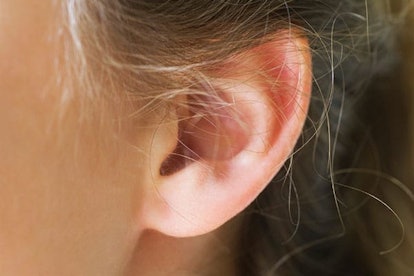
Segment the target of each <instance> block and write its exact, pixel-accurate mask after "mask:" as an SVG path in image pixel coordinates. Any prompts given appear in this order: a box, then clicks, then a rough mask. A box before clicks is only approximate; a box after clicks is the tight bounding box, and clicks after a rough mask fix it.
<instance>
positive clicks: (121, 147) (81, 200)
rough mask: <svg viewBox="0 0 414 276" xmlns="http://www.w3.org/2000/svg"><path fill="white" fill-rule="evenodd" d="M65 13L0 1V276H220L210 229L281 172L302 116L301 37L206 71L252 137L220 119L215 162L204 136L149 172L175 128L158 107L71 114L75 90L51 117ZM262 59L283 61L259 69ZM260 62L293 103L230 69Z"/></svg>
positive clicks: (304, 72)
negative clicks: (191, 158) (187, 152)
mask: <svg viewBox="0 0 414 276" xmlns="http://www.w3.org/2000/svg"><path fill="white" fill-rule="evenodd" d="M63 18H64V17H63V16H62V15H61V14H60V12H59V9H58V8H57V7H56V6H54V5H53V1H49V0H44V1H27V0H5V1H2V2H1V3H0V41H1V42H2V43H0V60H1V63H0V95H1V99H2V100H1V101H0V127H1V130H0V156H1V158H0V223H1V227H0V274H1V275H123V274H128V275H174V274H176V275H191V274H193V273H196V272H197V273H200V271H203V272H205V273H207V272H206V267H210V268H211V267H212V265H211V264H212V263H214V265H215V266H216V268H215V269H216V270H215V272H217V271H218V270H222V272H223V271H224V272H223V273H224V274H222V275H229V273H230V272H229V271H232V267H231V256H230V255H231V248H232V247H233V244H234V242H235V241H234V240H233V239H231V238H230V237H235V232H234V231H230V232H229V230H228V229H227V228H226V227H221V226H222V225H223V224H225V223H226V222H227V221H229V220H230V219H231V218H233V217H234V216H236V215H237V214H238V213H239V212H240V211H242V210H243V209H244V208H245V207H246V206H248V204H249V203H250V202H251V201H252V200H254V198H255V197H256V196H257V194H258V193H260V192H261V191H262V190H263V188H264V187H265V186H266V184H267V183H268V181H269V180H270V179H271V178H272V177H273V175H274V174H275V173H276V172H277V170H278V169H279V168H280V167H281V166H282V165H283V162H284V161H285V160H286V158H288V156H289V154H290V152H291V151H292V149H293V146H294V144H295V141H296V139H297V138H298V136H299V134H300V131H301V128H302V125H303V123H304V120H305V118H306V110H307V107H308V102H309V93H310V80H311V73H310V70H309V67H310V58H309V53H308V51H307V50H306V42H305V41H304V40H303V39H299V38H297V39H296V38H295V39H289V40H288V41H287V42H285V43H277V44H276V43H269V44H267V45H264V46H263V47H257V48H255V49H253V50H251V54H252V55H249V56H250V58H249V59H247V60H243V61H242V62H239V61H240V60H238V59H240V58H241V57H234V59H235V61H237V62H233V63H232V62H229V63H225V64H223V68H224V69H223V70H224V71H223V72H224V73H223V72H217V74H219V75H221V76H222V75H224V76H225V79H227V80H228V81H225V82H224V83H223V82H220V83H217V85H218V86H220V87H222V88H223V89H224V90H226V89H228V91H225V92H227V93H228V94H231V95H232V97H231V101H232V103H233V104H234V106H235V108H236V109H237V110H238V111H240V113H241V114H245V118H243V123H246V124H247V125H248V127H247V129H254V130H255V131H254V132H253V133H252V132H249V133H246V131H244V130H243V129H240V128H239V127H237V126H236V124H235V122H234V121H231V120H230V121H227V122H225V123H224V124H223V126H224V127H223V132H222V133H221V134H220V135H222V137H224V138H223V139H218V143H219V148H220V149H223V150H220V152H223V151H225V149H227V148H228V143H229V141H230V142H231V144H232V145H233V146H234V147H233V151H232V152H224V153H223V154H222V155H221V156H217V155H213V156H208V154H207V153H206V152H208V150H206V149H208V148H210V147H211V144H209V143H210V142H211V141H210V140H208V141H205V140H202V139H200V140H198V138H194V137H192V138H191V139H193V141H192V142H193V144H194V145H196V146H195V148H196V149H197V150H199V151H200V156H201V157H203V155H204V156H205V158H201V160H199V162H195V163H191V164H190V165H188V166H187V167H185V168H182V169H180V170H178V171H177V172H174V173H173V174H172V175H160V173H159V171H160V168H161V166H162V164H163V161H164V160H165V159H166V158H168V156H169V155H170V154H171V153H172V151H173V150H174V148H175V145H176V140H177V137H176V135H177V131H178V130H177V128H178V127H179V125H178V124H177V123H176V122H175V121H174V120H171V121H169V122H168V123H162V124H161V121H162V118H163V116H162V114H165V111H163V110H158V111H157V114H158V116H156V115H154V114H152V115H151V116H146V117H142V118H131V117H129V116H128V115H129V114H131V113H132V112H131V110H130V109H128V108H116V107H115V106H113V105H111V103H107V102H105V101H104V100H102V103H101V102H100V101H98V104H95V105H93V107H91V108H90V109H89V112H90V114H92V115H90V116H88V117H87V118H88V119H80V117H81V118H83V117H82V116H80V114H83V112H84V110H85V109H84V108H85V107H84V105H82V104H80V103H81V102H82V100H81V99H80V97H81V96H80V95H82V91H75V92H74V93H73V95H75V96H73V98H71V100H70V101H68V102H67V103H66V104H65V109H64V112H62V110H61V109H62V103H61V98H62V93H63V90H64V89H63V88H62V85H60V84H59V83H58V82H57V81H56V80H57V79H58V78H59V70H56V66H57V65H56V63H55V61H56V60H60V59H61V55H62V52H63V42H64V41H65V39H66V38H65V34H63V35H62V36H56V29H55V28H53V26H60V25H61V24H62V23H63ZM269 52H270V53H272V56H279V57H280V58H278V59H275V61H274V62H276V63H282V64H284V65H283V66H281V65H280V64H270V65H269V64H263V60H267V59H266V53H269ZM286 53H293V54H286ZM298 53H299V54H298ZM226 66H227V67H226ZM266 66H274V67H277V68H278V69H277V70H276V71H272V74H274V75H273V76H272V77H274V78H277V79H278V80H280V81H281V82H280V83H283V84H285V86H283V85H281V86H278V87H279V89H281V90H284V91H287V92H288V93H287V94H289V95H295V96H294V97H295V98H294V99H293V98H289V99H286V98H284V99H283V97H273V96H271V95H269V94H267V93H270V92H269V91H271V88H270V87H268V86H266V85H267V81H265V80H263V79H261V77H262V76H260V77H259V76H249V77H239V76H245V75H243V74H240V75H237V76H235V75H232V74H234V72H246V71H247V72H248V71H251V70H254V69H255V68H257V67H261V68H262V67H266ZM58 69H60V70H63V68H60V67H59V68H58ZM226 72H230V73H226ZM75 81H76V80H75ZM297 92H300V93H297ZM126 106H127V105H126ZM276 106H277V107H278V108H275V107H276ZM281 106H285V107H286V108H280V107H281ZM276 109H277V111H276ZM163 112H164V113H163ZM278 112H279V113H278ZM280 112H282V113H283V114H282V116H281V117H279V118H278V120H276V119H275V118H274V117H275V116H274V115H275V114H280ZM62 114H63V115H62ZM282 117H283V118H284V119H281V118H282ZM208 127H209V126H206V125H202V124H201V125H199V128H196V129H204V130H205V129H207V128H208ZM201 136H203V135H200V137H201ZM197 137H198V136H197ZM234 148H235V149H236V150H234ZM246 168H249V170H247V169H246ZM250 170H251V171H253V172H255V173H248V171H250ZM177 187H179V189H177ZM232 223H233V224H232V226H234V225H237V222H235V221H234V222H232ZM229 228H231V229H234V228H235V227H229ZM229 249H230V253H229ZM177 252H179V254H177ZM207 256H208V257H207ZM218 260H220V261H218Z"/></svg>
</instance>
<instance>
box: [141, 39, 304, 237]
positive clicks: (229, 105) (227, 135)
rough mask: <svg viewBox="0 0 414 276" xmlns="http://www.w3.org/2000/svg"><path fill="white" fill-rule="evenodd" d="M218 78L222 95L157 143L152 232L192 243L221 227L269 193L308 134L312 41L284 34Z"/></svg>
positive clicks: (165, 130) (148, 205)
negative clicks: (268, 187) (304, 132)
mask: <svg viewBox="0 0 414 276" xmlns="http://www.w3.org/2000/svg"><path fill="white" fill-rule="evenodd" d="M212 75H215V76H216V78H213V81H212V83H211V84H210V86H211V87H213V88H214V90H215V91H218V92H217V93H216V94H215V97H211V98H210V96H203V97H201V98H202V99H203V103H202V104H200V105H197V103H193V104H190V105H189V107H188V110H186V111H185V112H186V113H187V114H190V115H194V114H196V115H194V116H191V119H188V120H182V121H180V122H176V123H175V124H174V126H173V127H172V128H171V126H160V129H159V131H157V134H156V135H155V137H154V144H156V147H157V149H156V150H154V151H153V154H155V156H152V167H153V181H154V183H153V186H152V188H151V189H150V191H148V193H147V196H146V198H145V200H144V201H145V202H144V206H145V207H144V213H143V217H144V225H145V227H146V228H149V229H154V230H157V231H160V232H162V233H164V234H166V235H171V236H176V237H186V236H195V235H200V234H204V233H207V232H209V231H212V230H214V229H216V228H217V227H219V226H221V225H222V224H224V223H225V222H226V221H228V220H229V219H231V218H232V217H234V216H235V215H236V214H238V213H239V212H240V211H242V210H243V209H244V208H245V207H247V206H248V205H249V204H250V203H251V202H252V201H253V200H254V199H255V198H256V197H257V195H258V194H259V193H260V192H261V191H262V190H263V189H264V188H265V187H266V185H267V184H268V183H269V182H270V180H271V179H272V178H273V177H274V175H275V174H276V173H277V172H278V171H279V169H280V168H281V166H282V165H283V164H284V162H285V161H286V159H287V158H289V156H290V155H291V153H292V151H293V148H294V146H295V143H296V141H297V139H298V137H299V135H300V133H301V130H302V127H303V124H304V121H305V119H306V116H307V109H308V104H309V101H310V92H311V78H312V72H311V58H310V50H309V47H308V44H307V40H306V39H305V38H301V37H299V36H297V35H294V34H293V33H290V32H287V31H286V32H280V33H279V34H278V37H277V38H275V39H274V40H272V41H270V42H267V43H264V44H263V45H260V46H257V47H255V48H253V49H248V50H246V51H245V52H243V53H241V54H238V55H236V56H233V57H231V58H230V59H228V60H226V61H224V62H223V63H222V64H221V66H220V68H216V69H215V71H214V72H213V73H212ZM206 94H207V93H206ZM217 98H219V99H220V101H217ZM197 99H198V100H200V97H198V98H197ZM220 102H221V104H219V103H220ZM223 102H224V103H225V104H223ZM197 109H202V110H203V111H202V112H199V111H197ZM209 110H212V112H208V111H209ZM199 114H202V116H197V115H199ZM172 145H176V146H172Z"/></svg>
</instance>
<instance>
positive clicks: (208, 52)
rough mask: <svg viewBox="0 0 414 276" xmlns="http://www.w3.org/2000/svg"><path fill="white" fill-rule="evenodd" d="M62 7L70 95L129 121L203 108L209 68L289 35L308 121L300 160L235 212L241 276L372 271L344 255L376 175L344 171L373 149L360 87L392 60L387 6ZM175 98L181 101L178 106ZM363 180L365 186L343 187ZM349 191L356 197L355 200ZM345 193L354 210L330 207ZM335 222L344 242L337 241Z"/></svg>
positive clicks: (347, 0)
mask: <svg viewBox="0 0 414 276" xmlns="http://www.w3.org/2000/svg"><path fill="white" fill-rule="evenodd" d="M62 2H63V8H64V11H65V15H66V17H67V20H66V22H67V29H66V30H67V31H68V33H69V34H70V37H71V40H70V43H69V44H68V45H67V49H66V50H67V55H66V57H67V58H66V61H65V64H68V65H69V66H70V68H68V71H69V72H71V75H70V76H71V78H75V79H77V80H78V81H79V83H81V84H82V88H83V89H80V90H79V91H83V92H84V93H85V95H82V96H83V97H84V98H86V99H89V100H87V101H88V102H94V101H95V100H96V99H97V98H102V97H104V98H106V99H109V100H110V101H111V100H114V99H119V98H124V97H126V98H128V99H129V100H132V101H136V102H138V103H139V105H137V106H138V107H137V110H136V114H137V115H141V114H143V113H146V112H152V111H154V110H157V109H158V108H159V107H160V106H162V105H165V104H182V105H188V104H195V105H200V106H205V105H204V104H203V103H202V100H203V95H211V94H214V93H215V90H214V88H212V87H210V85H209V79H210V78H211V77H212V76H211V75H210V73H209V72H210V71H211V68H214V66H217V65H218V64H220V62H222V61H223V60H224V59H226V58H227V57H229V56H231V55H234V54H236V53H240V52H241V51H243V50H245V49H248V48H250V47H253V46H255V45H258V44H260V43H263V42H266V41H267V40H268V39H270V38H274V34H275V33H276V31H277V30H280V29H293V28H295V29H297V30H301V32H302V33H303V34H304V35H305V36H306V37H307V38H308V40H309V42H310V47H311V48H312V52H313V69H314V87H313V89H314V93H313V99H312V103H311V108H310V113H309V120H308V122H307V124H306V126H305V128H304V131H303V135H302V139H301V141H300V142H299V143H298V146H297V149H300V151H298V153H297V154H295V156H294V157H292V158H291V159H290V160H289V161H288V163H287V164H286V169H285V170H284V171H282V172H281V173H280V174H279V176H278V177H276V178H275V180H274V181H273V182H274V183H272V184H270V185H269V188H268V189H267V190H265V192H264V193H263V194H262V195H261V196H260V197H259V198H258V200H257V201H256V202H255V203H254V204H253V205H252V206H251V207H250V208H249V209H248V210H247V211H246V212H244V214H243V219H244V220H245V221H246V224H245V229H244V230H243V233H242V238H241V241H240V246H241V247H242V250H241V252H243V253H242V254H241V256H240V266H242V267H243V271H248V273H250V274H249V275H256V274H273V273H276V271H278V272H279V273H286V274H287V275H292V273H293V272H297V273H300V272H301V271H304V270H306V271H307V273H311V272H310V271H315V273H321V272H324V273H329V271H331V272H332V269H334V270H335V269H338V270H339V269H345V268H349V267H351V265H349V264H346V263H344V260H348V261H349V262H352V263H354V264H357V265H359V266H360V267H362V269H367V270H376V269H375V267H379V265H378V259H376V258H368V257H366V256H369V255H370V254H371V253H369V252H370V250H373V249H369V250H368V249H367V250H366V252H367V253H366V256H364V255H362V254H361V255H358V254H354V251H355V250H357V249H358V248H359V246H361V244H362V242H361V243H360V244H357V243H352V242H349V241H351V240H353V237H354V236H358V235H361V236H360V239H361V240H363V239H369V238H370V237H369V234H367V233H363V232H362V231H359V230H360V229H364V227H365V226H366V225H374V224H376V223H377V222H376V221H370V220H368V219H367V217H366V216H365V215H366V214H364V212H361V211H359V210H360V209H361V207H360V206H359V204H361V206H365V202H366V201H367V198H368V197H369V195H370V196H371V197H373V196H372V193H373V190H372V189H374V188H375V187H377V186H376V182H375V180H376V178H375V177H373V178H368V179H367V178H362V177H360V173H361V172H363V171H362V170H359V171H358V169H355V166H357V165H358V163H360V161H359V160H360V159H364V158H359V157H361V156H360V155H362V152H363V151H362V150H361V147H364V146H365V145H367V144H371V143H375V141H372V140H375V137H371V136H370V133H369V132H367V131H366V130H365V126H366V125H367V124H369V123H370V121H369V120H370V116H369V113H368V112H367V111H369V110H371V111H372V110H375V108H372V107H371V106H370V104H369V101H370V100H371V99H372V97H373V96H372V95H373V94H372V93H375V92H376V91H375V90H378V91H379V90H381V89H382V88H381V87H379V86H373V85H372V84H373V83H383V82H382V79H385V78H384V76H386V75H389V74H390V73H391V72H392V71H393V70H395V68H396V66H395V65H396V64H397V63H398V56H397V54H396V48H395V42H396V38H395V35H396V34H397V33H396V30H397V27H398V25H399V24H400V21H399V18H400V17H399V16H400V15H399V13H398V15H396V16H395V15H393V13H392V12H391V7H390V6H389V2H388V1H385V0H384V1H374V0H372V1H359V0H344V1H336V0H325V1H313V0H309V1H305V0H302V1H294V0H292V1H283V0H262V1H257V0H230V1H198V0H197V1H196V0H194V1H192V0H177V1H149V0H148V1H138V0H117V1H115V0H90V1H81V0H66V1H62ZM104 88H105V89H104ZM374 89H375V90H374ZM119 91H122V92H119ZM368 92H369V93H368ZM370 93H371V94H370ZM68 95H69V94H68ZM183 95H185V96H189V97H187V100H184V101H180V100H179V99H181V98H184V99H185V97H182V96H183ZM382 97H383V98H387V97H389V96H388V95H386V94H384V93H383V94H382ZM67 98H70V96H67ZM188 99H190V100H191V101H193V102H192V103H189V102H188ZM217 101H219V99H217ZM367 114H368V115H367ZM390 116H391V115H390ZM371 119H372V118H371ZM364 120H365V121H366V122H364ZM361 141H362V142H361ZM364 141H365V143H364ZM375 151H376V150H375V149H374V150H372V152H375ZM358 153H359V154H358ZM375 158H376V157H375V156H374V157H373V158H372V159H373V160H374V161H375ZM381 158H383V157H381ZM364 162H365V163H364V164H362V166H364V169H365V172H368V171H371V172H372V171H375V172H377V171H378V167H377V166H376V164H374V167H373V168H370V170H368V169H367V168H366V167H365V166H366V165H367V164H371V163H373V161H371V160H365V161H364ZM350 168H352V170H351V169H350ZM376 176H378V174H376ZM365 180H367V181H369V182H374V185H371V186H373V187H374V188H372V189H371V188H366V187H360V186H358V185H357V184H356V185H354V183H361V182H363V181H365ZM381 186H382V185H379V186H378V187H381ZM345 188H346V189H348V192H344V191H343V189H345ZM349 190H351V191H352V190H353V191H360V192H361V194H362V195H363V196H362V197H356V199H355V197H353V193H350V192H349ZM348 196H350V197H352V198H353V199H350V200H349V202H352V201H353V203H352V204H353V205H352V206H354V207H355V206H356V207H355V209H356V211H355V210H354V211H352V212H350V211H345V210H343V207H341V206H340V205H341V198H340V197H343V198H348ZM374 199H377V200H378V199H379V198H377V197H374ZM380 201H381V200H380ZM381 202H382V201H381ZM382 203H383V202H382ZM304 207H306V208H304ZM351 209H352V208H351V207H349V208H348V209H347V210H351ZM370 210H374V209H370ZM347 212H350V213H351V214H350V215H349V217H350V218H349V219H348V216H344V213H347ZM355 217H357V218H356V219H355ZM345 220H359V221H361V220H365V223H356V222H355V224H352V225H349V224H347V223H346V221H345ZM345 224H347V228H346V229H350V230H347V231H349V232H350V234H347V235H345ZM370 229H371V228H370ZM355 240H358V239H355ZM372 241H374V243H376V240H375V239H373V240H372ZM332 248H335V250H332ZM370 248H371V247H370ZM321 252H322V253H321ZM376 253H377V251H375V254H376ZM321 254H322V255H321ZM323 254H326V255H323ZM352 255H354V256H352ZM344 256H345V257H348V258H350V259H345V258H344ZM356 256H358V257H360V258H361V259H360V260H358V259H357V257H356ZM369 262H371V263H369ZM310 269H312V270H310ZM354 272H355V271H349V273H354ZM355 273H356V272H355Z"/></svg>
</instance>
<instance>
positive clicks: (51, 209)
mask: <svg viewBox="0 0 414 276" xmlns="http://www.w3.org/2000/svg"><path fill="white" fill-rule="evenodd" d="M62 18H63V17H62V16H61V14H60V10H59V7H58V5H56V4H55V1H49V0H46V1H24V0H17V1H16V0H5V1H1V3H0V41H1V43H0V60H1V63H0V97H1V101H0V156H1V157H0V225H1V227H0V274H2V275H33V273H34V271H36V272H38V273H37V274H36V275H114V274H119V271H118V273H117V270H120V269H122V262H124V261H125V259H127V254H129V252H130V250H131V247H133V244H134V242H133V239H135V238H136V235H137V234H136V232H137V231H139V230H138V228H139V227H138V226H137V225H138V224H139V223H138V222H137V219H136V217H135V213H136V212H137V210H139V198H140V197H141V193H142V190H141V189H140V187H141V186H142V185H143V184H142V183H145V182H146V181H148V178H149V177H150V176H149V172H148V169H146V168H147V167H148V166H146V165H145V164H146V162H147V161H146V159H145V158H144V156H145V154H143V153H142V150H141V149H145V148H147V147H148V145H147V144H146V143H148V141H149V140H150V139H151V137H150V133H151V131H147V130H145V129H144V128H142V129H140V130H139V131H137V133H134V135H133V137H132V136H130V137H126V136H123V135H122V134H120V133H119V132H118V131H117V126H118V125H119V121H121V119H123V118H122V115H121V114H117V116H115V114H114V113H113V112H112V111H106V112H103V109H101V110H94V112H95V111H96V114H97V113H99V116H96V118H93V119H91V120H89V121H88V120H84V121H82V119H81V115H82V110H81V108H80V105H79V104H78V102H79V99H77V98H76V97H75V98H74V99H73V100H72V101H71V102H70V103H69V104H67V105H66V106H65V111H64V113H63V115H62V112H61V111H62V103H61V97H62V93H63V88H62V87H61V86H60V85H59V83H58V82H57V79H58V77H59V75H58V73H60V72H59V70H60V69H61V68H57V67H56V66H57V65H56V60H58V59H59V58H60V55H61V53H62V48H63V44H62V41H63V39H62V37H59V36H57V35H56V34H57V32H56V29H57V28H56V27H57V26H61V25H62V23H63V22H61V20H62ZM62 70H63V69H62ZM76 92H77V93H76V94H77V95H81V94H82V91H76ZM120 118H121V119H120ZM130 138H131V139H133V141H131V139H130ZM130 142H131V143H133V144H131V143H130ZM121 160H122V161H121ZM132 206H133V207H132ZM120 210H122V211H120ZM89 269H90V271H88V270H89Z"/></svg>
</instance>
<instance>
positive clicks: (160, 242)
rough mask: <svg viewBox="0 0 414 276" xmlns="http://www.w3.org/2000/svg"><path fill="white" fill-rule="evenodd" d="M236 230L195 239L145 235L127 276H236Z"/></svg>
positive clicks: (221, 229)
mask: <svg viewBox="0 0 414 276" xmlns="http://www.w3.org/2000/svg"><path fill="white" fill-rule="evenodd" d="M235 228H236V227H234V225H233V227H232V226H230V225H227V226H225V227H222V228H220V229H218V230H216V231H214V232H212V233H208V234H206V235H203V236H198V237H192V238H173V237H167V236H165V235H162V234H160V233H157V232H154V231H145V232H144V233H143V234H142V235H141V237H140V239H139V242H138V246H137V247H136V249H135V251H134V253H133V257H132V259H131V261H130V263H129V266H128V268H127V273H126V275H129V276H133V275H134V276H135V275H235V262H234V261H235V257H234V256H235V254H234V251H235V249H236V246H235V245H236V240H237V237H236V235H235V231H234V229H235Z"/></svg>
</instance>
